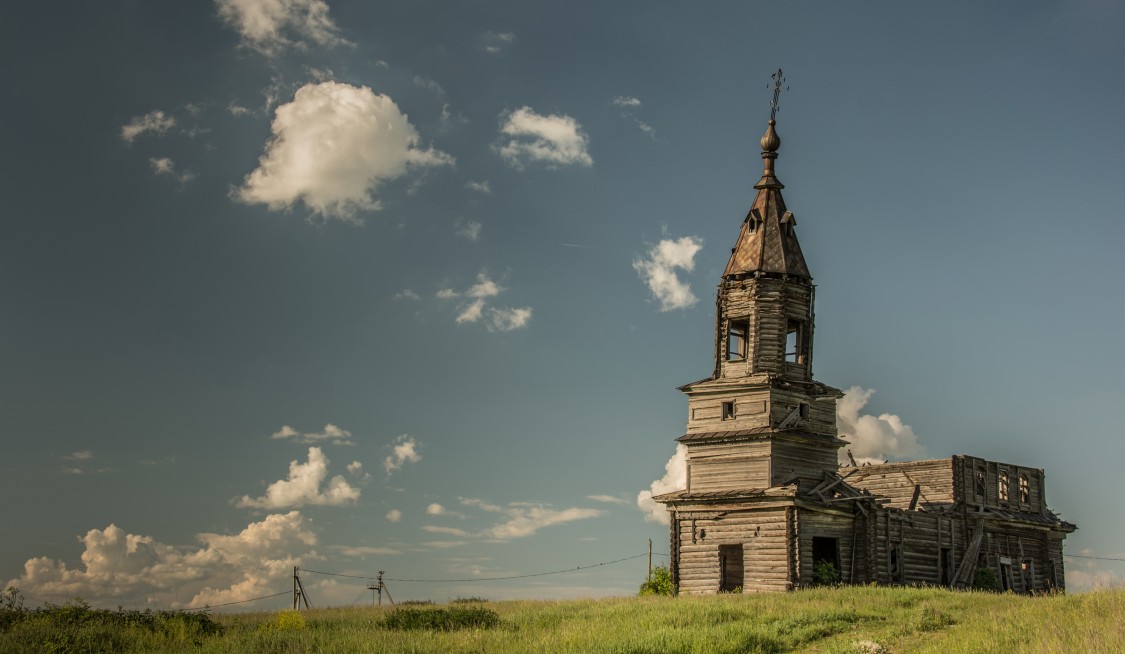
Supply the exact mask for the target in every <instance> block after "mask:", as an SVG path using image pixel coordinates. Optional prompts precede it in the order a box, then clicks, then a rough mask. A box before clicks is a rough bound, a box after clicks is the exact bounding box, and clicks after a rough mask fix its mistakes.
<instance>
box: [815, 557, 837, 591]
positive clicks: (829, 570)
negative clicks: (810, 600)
mask: <svg viewBox="0 0 1125 654" xmlns="http://www.w3.org/2000/svg"><path fill="white" fill-rule="evenodd" d="M838 583H840V571H839V570H837V569H836V564H835V563H832V562H831V561H817V562H816V563H815V564H814V565H813V584H814V585H816V586H831V585H833V584H838Z"/></svg>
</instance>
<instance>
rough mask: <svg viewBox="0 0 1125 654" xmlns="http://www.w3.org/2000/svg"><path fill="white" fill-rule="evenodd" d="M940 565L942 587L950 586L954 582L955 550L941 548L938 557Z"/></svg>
mask: <svg viewBox="0 0 1125 654" xmlns="http://www.w3.org/2000/svg"><path fill="white" fill-rule="evenodd" d="M938 565H939V566H940V567H941V585H942V586H948V585H949V584H950V583H952V582H953V549H952V548H949V547H943V548H941V553H940V555H939V556H938Z"/></svg>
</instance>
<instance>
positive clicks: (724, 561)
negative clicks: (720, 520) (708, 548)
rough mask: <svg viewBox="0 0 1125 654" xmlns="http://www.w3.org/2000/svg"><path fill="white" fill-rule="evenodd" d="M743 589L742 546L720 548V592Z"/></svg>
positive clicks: (723, 546)
mask: <svg viewBox="0 0 1125 654" xmlns="http://www.w3.org/2000/svg"><path fill="white" fill-rule="evenodd" d="M741 589H742V545H720V546H719V590H720V591H727V592H731V591H734V590H741Z"/></svg>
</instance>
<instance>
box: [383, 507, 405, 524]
mask: <svg viewBox="0 0 1125 654" xmlns="http://www.w3.org/2000/svg"><path fill="white" fill-rule="evenodd" d="M386 517H387V522H398V521H399V520H402V511H399V510H398V509H391V510H390V511H387V516H386Z"/></svg>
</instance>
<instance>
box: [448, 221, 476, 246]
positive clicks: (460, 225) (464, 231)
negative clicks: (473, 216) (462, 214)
mask: <svg viewBox="0 0 1125 654" xmlns="http://www.w3.org/2000/svg"><path fill="white" fill-rule="evenodd" d="M480 230H481V224H480V223H478V222H477V221H475V220H465V219H464V218H458V219H457V220H455V221H454V222H453V233H454V234H456V235H458V236H460V237H461V238H466V239H469V240H470V241H478V240H480Z"/></svg>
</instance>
